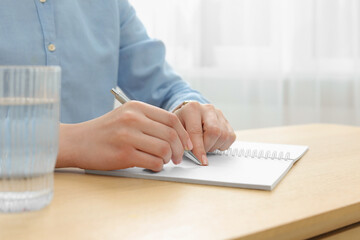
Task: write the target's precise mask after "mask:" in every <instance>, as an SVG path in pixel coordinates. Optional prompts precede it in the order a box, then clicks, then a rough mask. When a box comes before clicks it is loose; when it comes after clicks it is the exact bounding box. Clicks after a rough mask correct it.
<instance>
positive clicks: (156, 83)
mask: <svg viewBox="0 0 360 240" xmlns="http://www.w3.org/2000/svg"><path fill="white" fill-rule="evenodd" d="M119 3H120V4H119V9H120V51H119V68H118V69H119V72H118V86H119V87H120V88H121V90H122V91H123V92H124V93H125V94H126V95H128V96H129V97H130V98H131V99H134V100H139V101H143V102H147V103H149V104H152V105H155V106H158V107H161V108H163V109H166V110H172V109H174V108H175V107H176V106H178V105H179V104H180V103H182V102H183V101H185V100H194V101H198V102H200V103H208V100H206V99H205V98H204V97H203V96H201V94H200V93H199V92H197V91H195V90H193V89H191V88H190V86H189V85H188V84H187V83H186V82H185V81H184V80H182V79H181V77H180V76H179V75H177V74H176V73H175V72H174V70H173V69H172V68H171V67H170V66H169V64H168V63H167V62H166V60H165V46H164V44H163V43H162V42H161V41H159V40H156V39H151V38H150V37H149V36H148V34H147V32H146V30H145V27H144V25H143V24H142V23H141V21H140V20H139V18H138V17H137V16H136V12H135V10H134V8H133V7H132V6H131V5H130V4H129V2H128V1H127V0H120V1H119Z"/></svg>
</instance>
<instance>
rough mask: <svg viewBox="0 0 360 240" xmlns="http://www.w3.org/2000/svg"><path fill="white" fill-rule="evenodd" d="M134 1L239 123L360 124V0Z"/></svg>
mask: <svg viewBox="0 0 360 240" xmlns="http://www.w3.org/2000/svg"><path fill="white" fill-rule="evenodd" d="M130 2H131V3H132V4H133V6H134V7H135V9H136V10H137V13H138V16H139V17H140V19H141V20H142V21H143V23H144V25H145V26H146V28H147V30H148V33H149V35H150V36H151V37H153V38H157V39H161V40H162V41H163V42H164V43H165V45H166V46H167V60H168V62H170V64H171V65H172V66H173V68H174V69H175V70H176V71H177V72H178V73H179V74H180V75H181V76H182V77H183V78H184V79H185V80H186V81H188V82H189V83H190V85H191V86H192V87H193V88H195V89H197V90H198V91H200V92H201V93H202V94H203V95H204V96H206V97H207V98H208V99H209V100H210V101H211V102H212V103H213V104H215V105H216V106H217V107H218V108H221V109H222V111H223V112H224V114H225V116H227V118H228V120H229V121H230V123H231V124H232V126H233V127H234V129H236V130H239V129H246V128H261V127H271V126H281V125H293V124H304V123H318V122H322V123H338V124H351V125H360V15H359V14H360V1H358V0H130Z"/></svg>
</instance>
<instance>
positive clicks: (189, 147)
mask: <svg viewBox="0 0 360 240" xmlns="http://www.w3.org/2000/svg"><path fill="white" fill-rule="evenodd" d="M193 147H194V146H193V144H192V142H191V140H190V138H189V140H188V142H187V148H188V149H185V150H187V151H188V150H191V149H193Z"/></svg>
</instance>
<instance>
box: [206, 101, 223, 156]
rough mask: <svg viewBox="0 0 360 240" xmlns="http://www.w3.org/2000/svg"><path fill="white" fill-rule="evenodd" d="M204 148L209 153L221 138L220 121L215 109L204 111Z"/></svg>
mask: <svg viewBox="0 0 360 240" xmlns="http://www.w3.org/2000/svg"><path fill="white" fill-rule="evenodd" d="M202 114H203V117H202V118H203V122H204V124H203V131H204V147H205V151H206V152H208V151H209V150H210V149H211V148H213V147H214V145H215V144H216V143H217V142H218V139H219V137H220V136H221V129H220V121H219V119H218V117H217V114H216V111H215V110H214V108H210V109H207V110H205V111H203V113H202Z"/></svg>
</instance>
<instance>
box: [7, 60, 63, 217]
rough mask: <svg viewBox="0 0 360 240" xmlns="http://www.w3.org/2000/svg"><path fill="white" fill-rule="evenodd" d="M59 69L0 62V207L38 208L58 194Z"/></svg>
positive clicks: (10, 208)
mask: <svg viewBox="0 0 360 240" xmlns="http://www.w3.org/2000/svg"><path fill="white" fill-rule="evenodd" d="M60 74H61V70H60V67H57V66H49V67H47V66H46V67H45V66H0V211H1V212H22V211H31V210H38V209H41V208H43V207H45V206H46V205H48V204H49V203H50V202H51V200H52V197H53V185H54V184H53V181H54V180H53V173H54V168H55V162H56V156H57V152H58V142H59V95H60Z"/></svg>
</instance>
